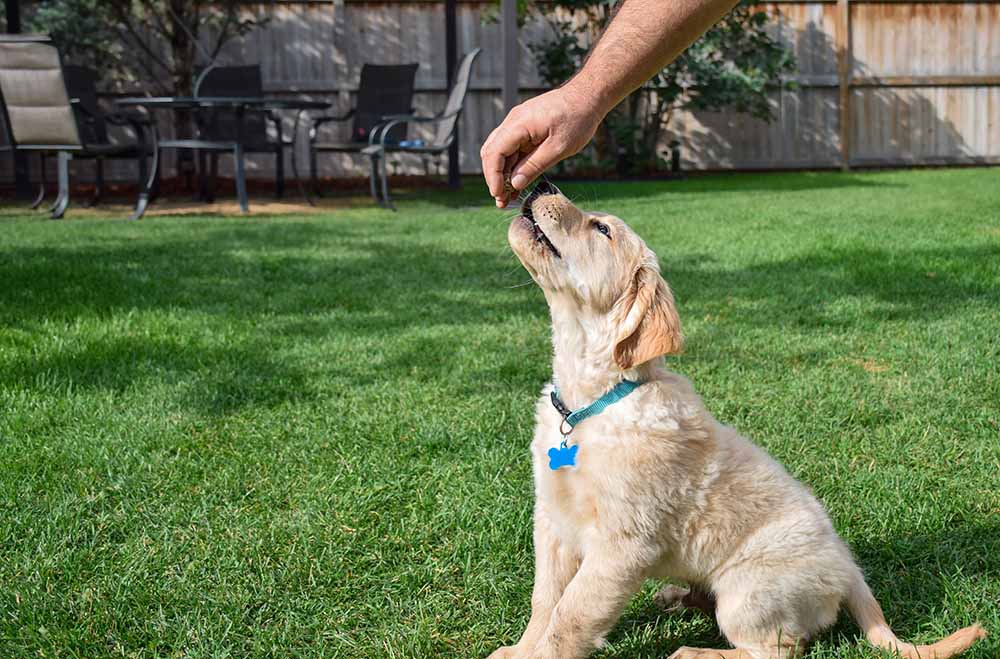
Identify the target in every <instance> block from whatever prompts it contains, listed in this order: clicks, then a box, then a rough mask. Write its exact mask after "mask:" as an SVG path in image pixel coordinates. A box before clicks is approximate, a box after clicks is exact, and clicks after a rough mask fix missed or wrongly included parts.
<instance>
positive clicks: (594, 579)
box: [526, 548, 644, 659]
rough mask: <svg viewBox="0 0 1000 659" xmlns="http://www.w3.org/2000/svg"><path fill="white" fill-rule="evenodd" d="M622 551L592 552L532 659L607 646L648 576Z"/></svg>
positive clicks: (567, 657)
mask: <svg viewBox="0 0 1000 659" xmlns="http://www.w3.org/2000/svg"><path fill="white" fill-rule="evenodd" d="M630 564H631V565H634V563H632V561H629V560H628V557H627V555H625V553H624V552H623V551H622V550H621V548H606V550H604V551H598V552H594V553H588V554H587V556H586V557H585V558H584V559H583V563H582V564H581V565H580V569H579V570H578V571H577V573H576V575H575V576H574V577H573V580H572V581H570V583H569V585H568V586H567V587H566V590H565V591H564V592H563V595H562V597H561V598H560V599H559V603H558V604H556V607H555V609H553V611H552V616H551V618H550V620H549V624H548V625H547V626H546V628H545V631H544V632H543V633H542V637H541V638H540V639H539V640H538V642H537V643H536V644H535V647H534V648H533V650H531V651H530V652H528V653H527V655H526V656H528V657H531V658H532V659H572V658H574V657H586V656H587V655H588V654H590V653H591V652H592V651H593V650H595V649H597V648H599V647H600V646H601V645H602V644H603V643H604V636H605V635H606V634H607V633H608V632H609V631H611V628H612V627H613V626H614V624H615V622H616V621H617V620H618V617H619V616H620V615H621V611H622V609H623V608H624V607H625V604H626V603H628V601H629V599H630V598H631V597H632V595H634V594H635V592H636V591H637V590H638V589H639V586H640V585H642V580H643V578H644V575H643V574H642V573H641V572H640V571H639V570H637V569H635V568H634V567H631V566H630Z"/></svg>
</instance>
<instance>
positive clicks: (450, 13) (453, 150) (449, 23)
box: [444, 0, 462, 188]
mask: <svg viewBox="0 0 1000 659" xmlns="http://www.w3.org/2000/svg"><path fill="white" fill-rule="evenodd" d="M457 6H458V2H457V0H445V3H444V32H445V46H444V52H445V57H444V59H445V67H447V69H448V91H451V86H452V85H453V84H455V66H456V65H457V64H458V16H457ZM459 121H461V117H460V118H459ZM461 132H462V131H461V126H456V127H455V139H454V140H452V142H451V147H450V148H449V149H448V186H449V187H451V188H460V187H462V177H461V173H460V172H459V170H458V154H459V148H458V136H459V134H460V133H461Z"/></svg>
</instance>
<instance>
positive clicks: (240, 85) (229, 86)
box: [194, 64, 294, 198]
mask: <svg viewBox="0 0 1000 659" xmlns="http://www.w3.org/2000/svg"><path fill="white" fill-rule="evenodd" d="M194 95H195V96H235V97H241V98H259V97H262V96H263V95H264V79H263V77H262V75H261V70H260V65H258V64H251V65H248V66H213V67H210V68H208V69H205V71H203V72H202V73H201V75H200V76H199V77H198V80H197V81H196V82H195V90H194ZM197 119H198V122H199V126H198V128H199V133H200V134H201V136H202V137H203V138H204V139H206V140H211V141H218V142H223V141H227V140H235V139H236V137H237V135H238V132H239V125H238V123H237V122H238V121H239V118H238V117H237V116H236V113H235V112H233V111H232V110H209V111H204V112H199V113H198V116H197ZM268 123H270V124H272V125H273V126H274V130H275V134H274V135H273V136H272V135H271V134H269V133H268V130H267V128H268ZM243 139H244V142H243V144H244V149H243V152H244V153H266V154H270V155H273V156H274V157H275V161H274V193H275V196H277V197H279V198H280V197H282V196H284V194H285V149H288V148H292V146H293V145H294V143H293V141H292V139H290V138H285V137H284V136H283V135H282V130H281V119H280V117H278V116H277V115H276V114H274V113H273V112H268V111H261V112H247V113H246V115H245V116H244V117H243ZM219 155H220V153H219V152H218V151H212V152H211V154H210V156H209V157H210V158H211V171H210V173H208V177H207V179H206V178H205V174H206V173H207V169H206V167H205V157H206V153H205V152H204V151H202V152H199V154H198V159H199V163H198V164H199V167H200V169H201V172H202V192H203V193H204V192H206V190H205V184H206V182H207V181H208V180H210V181H211V183H212V187H211V190H212V191H213V192H214V189H215V180H216V178H217V177H218V173H219ZM208 196H209V197H211V196H213V195H212V194H211V193H209V194H208Z"/></svg>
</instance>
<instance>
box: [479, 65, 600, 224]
mask: <svg viewBox="0 0 1000 659" xmlns="http://www.w3.org/2000/svg"><path fill="white" fill-rule="evenodd" d="M590 96H591V95H590V94H588V93H586V90H580V89H578V88H577V87H575V86H574V85H573V83H572V81H571V82H570V83H567V84H566V85H564V86H562V87H559V88H558V89H553V90H552V91H549V92H546V93H544V94H542V95H540V96H536V97H535V98H532V99H531V100H528V101H525V102H524V103H522V104H520V105H518V106H517V107H515V108H514V109H513V110H511V111H510V114H508V115H507V117H506V118H505V119H504V120H503V123H501V124H500V125H499V126H497V127H496V128H495V129H494V130H493V132H492V133H490V136H489V137H488V138H486V142H485V143H484V144H483V148H482V149H481V150H480V152H479V155H480V157H481V158H482V161H483V176H485V177H486V185H487V186H488V187H489V189H490V194H491V195H493V198H494V199H495V200H496V203H497V206H498V207H499V208H503V207H504V206H506V205H507V203H508V202H509V201H510V198H511V197H516V196H517V194H518V193H520V192H521V191H522V190H524V189H525V188H526V187H528V186H529V185H530V184H531V182H532V181H534V180H535V179H536V178H538V177H539V176H540V175H541V174H542V172H544V171H545V170H546V169H548V168H549V167H552V166H553V165H555V164H556V163H558V162H559V161H561V160H564V159H566V158H568V157H570V156H572V155H574V154H576V153H579V152H580V150H581V149H583V147H585V146H586V145H587V143H588V142H590V138H592V137H593V136H594V133H595V132H596V131H597V126H598V125H599V124H600V123H601V120H602V119H603V118H604V115H605V114H606V112H605V111H603V110H602V109H601V107H600V106H599V104H598V103H597V101H596V99H594V98H591V97H590ZM508 181H509V185H508Z"/></svg>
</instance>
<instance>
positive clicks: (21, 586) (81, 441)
mask: <svg viewBox="0 0 1000 659" xmlns="http://www.w3.org/2000/svg"><path fill="white" fill-rule="evenodd" d="M564 187H565V190H566V192H567V193H568V194H569V195H570V196H571V197H573V198H574V199H576V200H577V201H578V202H579V203H580V204H581V205H584V206H587V207H590V208H593V209H599V210H604V211H608V212H612V213H615V214H617V215H620V216H622V217H623V218H624V219H626V220H627V221H628V222H629V223H631V225H632V226H633V227H634V228H635V229H636V230H638V231H639V233H640V234H642V235H643V236H644V237H645V238H646V240H647V242H648V243H649V244H650V245H651V246H652V247H653V248H654V249H655V250H656V251H657V252H658V253H659V255H660V259H661V262H662V264H663V269H664V273H665V276H666V278H667V279H668V281H670V283H671V284H672V286H673V287H674V289H675V291H676V294H677V298H678V302H679V309H680V312H681V317H682V320H683V321H684V323H685V333H686V335H687V337H688V341H687V348H686V353H685V354H684V355H683V356H681V357H678V358H674V359H671V360H670V366H671V367H672V368H673V369H675V370H677V371H679V372H681V373H683V374H685V375H687V376H688V377H690V378H691V379H692V380H693V381H694V383H695V385H696V387H697V389H698V390H699V391H700V392H701V393H702V395H703V396H704V398H705V401H706V403H707V405H708V407H709V408H710V409H711V410H712V411H713V413H714V414H715V415H716V416H717V417H718V418H719V419H720V420H722V421H724V422H726V423H730V424H733V425H735V426H736V427H737V428H739V429H741V430H742V431H743V432H744V433H746V434H747V435H749V436H750V437H752V438H753V439H754V440H755V441H757V442H759V443H760V444H762V445H764V446H765V447H766V448H767V449H768V450H769V451H770V452H771V453H772V454H773V455H774V456H776V457H777V458H778V459H780V460H781V461H782V462H784V463H785V464H786V465H787V466H788V468H789V469H790V470H791V471H792V472H793V473H794V474H795V475H796V476H798V477H799V478H801V479H802V480H804V481H805V482H807V483H808V484H809V485H810V486H811V487H812V488H813V489H814V491H815V492H816V494H817V495H818V496H819V497H820V498H821V499H822V500H823V501H824V502H825V504H826V505H827V507H828V508H829V510H830V513H831V515H832V517H833V520H834V523H835V525H836V527H837V529H838V530H839V531H840V533H841V534H842V535H843V536H844V538H845V539H846V540H847V542H848V543H849V544H850V546H851V547H852V549H853V550H854V552H855V553H856V555H857V557H858V560H859V561H860V563H861V565H862V566H863V568H864V570H865V572H866V573H867V574H868V576H869V580H870V583H871V585H872V589H873V591H874V592H875V594H876V596H877V597H878V599H879V600H880V601H881V602H882V605H883V607H884V608H885V611H886V615H887V617H888V619H889V621H890V623H891V624H892V626H893V627H894V628H895V630H896V631H897V633H898V634H899V635H900V636H901V637H904V638H906V639H910V640H918V641H929V640H932V639H935V638H936V637H939V636H941V635H944V634H945V633H948V632H951V631H953V630H954V629H955V628H957V627H959V626H961V625H966V624H969V623H971V622H973V621H975V620H979V621H981V622H982V623H983V624H984V625H985V626H986V627H987V629H988V630H990V631H991V632H992V634H993V635H992V636H991V637H990V638H988V639H987V640H986V641H984V642H981V643H980V644H979V645H978V646H976V648H975V649H974V650H973V651H972V652H970V653H969V654H968V655H967V656H968V657H974V658H979V659H985V658H995V657H998V656H1000V475H998V474H1000V368H998V362H1000V170H997V169H974V170H950V171H949V170H937V171H921V172H892V173H869V174H840V173H824V174H787V175H760V176H751V175H740V176H712V177H705V178H697V179H692V180H689V181H684V182H650V183H621V184H610V183H609V184H598V183H593V184H587V183H577V184H567V185H565V186H564ZM466 188H467V189H466V191H465V192H463V193H461V194H446V193H443V192H434V193H427V194H423V195H420V196H419V197H418V196H416V195H414V194H412V193H411V194H410V195H409V198H408V199H405V200H404V201H403V202H402V203H401V204H400V211H399V212H398V213H396V214H393V213H390V212H386V211H381V210H376V209H373V208H352V209H349V210H344V211H339V212H330V213H326V214H319V215H312V216H300V217H295V216H285V217H254V218H251V219H243V218H221V217H184V218H171V217H159V218H153V219H147V220H144V221H142V222H138V223H129V222H127V221H124V220H123V219H122V218H121V217H106V218H101V217H91V216H88V217H86V218H85V219H75V220H74V219H72V217H73V216H72V211H71V213H70V215H69V217H70V219H68V220H66V221H63V222H50V221H45V220H43V219H41V216H39V215H34V214H29V213H25V212H20V211H14V210H12V209H10V208H7V209H6V210H5V211H4V213H5V214H4V215H3V216H2V217H0V659H9V658H14V657H86V658H92V657H103V656H123V657H167V656H169V657H251V656H252V657H257V656H260V657H319V656H322V657H345V658H357V657H420V658H423V657H440V656H458V657H475V656H483V655H485V654H487V653H488V652H490V651H492V650H493V649H495V648H496V647H497V646H499V645H501V644H508V643H511V642H512V641H514V640H516V638H517V636H518V635H519V633H520V631H521V630H522V628H523V626H524V624H525V623H526V621H527V618H528V615H529V608H530V603H529V597H530V591H531V580H532V557H531V507H532V489H531V479H530V462H529V457H528V451H527V445H528V442H529V438H530V435H531V430H532V407H533V404H534V401H535V399H536V396H537V394H538V391H539V389H540V387H541V386H542V384H543V383H544V382H545V380H546V378H548V377H549V361H548V360H549V350H550V348H549V335H548V315H547V310H546V308H545V305H544V301H543V299H542V296H541V293H540V292H539V291H538V290H537V289H536V288H535V287H534V286H533V285H524V284H526V283H527V282H529V278H528V276H527V274H526V273H525V272H524V271H523V270H522V269H521V267H520V266H519V264H518V263H517V261H516V260H515V259H514V257H513V256H512V255H511V253H510V250H509V249H508V248H507V246H506V215H505V214H504V213H502V212H498V211H496V210H494V209H492V208H490V207H489V200H488V199H487V198H486V195H485V194H484V192H483V190H482V186H481V184H480V183H479V182H478V181H476V182H475V183H474V184H473V183H471V182H470V183H469V184H467V185H466ZM77 217H78V218H79V217H80V216H79V215H78V216H77ZM654 588H655V584H649V585H647V587H646V589H645V590H644V591H643V593H642V594H640V595H639V596H638V597H636V598H635V599H634V600H633V602H632V604H631V605H630V606H629V608H628V609H627V611H626V613H625V615H624V617H623V619H622V621H621V623H620V624H619V625H618V626H617V627H616V628H615V631H614V632H613V633H612V634H611V636H610V639H609V640H610V645H609V647H608V648H607V649H606V650H604V651H602V652H601V653H600V655H599V656H601V657H621V658H624V657H630V658H631V657H664V656H666V655H667V654H669V653H670V652H672V651H673V650H674V649H675V648H676V647H678V646H680V645H682V644H684V645H702V646H718V645H719V644H720V643H721V642H722V641H721V639H720V637H719V632H718V631H717V629H716V627H715V625H714V623H713V622H712V621H710V620H708V619H707V618H704V617H701V616H698V615H693V614H683V615H679V616H667V615H661V614H660V613H659V612H658V611H657V609H656V608H655V607H654V606H653V604H652V602H651V594H652V592H653V590H654ZM858 634H859V632H858V630H857V628H856V627H855V625H854V624H853V623H852V622H850V621H849V620H848V618H847V616H846V615H842V616H841V621H840V623H839V624H838V625H837V626H836V627H835V628H834V629H833V630H831V631H830V632H828V633H826V634H824V635H823V636H821V637H820V638H819V639H818V640H817V642H816V643H815V644H814V645H813V648H812V650H811V651H810V654H809V656H810V657H813V658H820V657H823V658H833V657H836V658H847V657H851V658H860V657H869V658H870V657H876V656H880V655H879V654H878V653H876V652H874V651H872V650H871V649H868V648H867V645H866V644H864V643H861V642H859V641H858V640H857V636H858Z"/></svg>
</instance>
